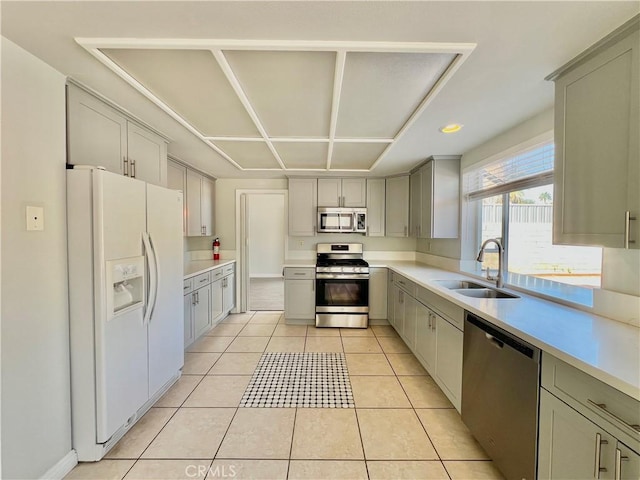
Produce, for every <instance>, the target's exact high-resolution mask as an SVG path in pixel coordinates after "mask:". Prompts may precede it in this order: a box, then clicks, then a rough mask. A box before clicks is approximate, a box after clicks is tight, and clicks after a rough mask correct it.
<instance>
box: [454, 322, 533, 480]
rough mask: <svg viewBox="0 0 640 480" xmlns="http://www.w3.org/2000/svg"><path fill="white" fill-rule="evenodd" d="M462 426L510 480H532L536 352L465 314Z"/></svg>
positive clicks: (506, 334)
mask: <svg viewBox="0 0 640 480" xmlns="http://www.w3.org/2000/svg"><path fill="white" fill-rule="evenodd" d="M462 365H463V367H462V421H463V422H464V423H465V425H467V427H469V430H471V433H472V434H473V436H474V437H475V438H476V439H477V440H478V442H480V445H482V447H483V448H484V449H485V450H486V452H487V453H488V454H489V456H490V457H491V459H492V460H493V461H494V463H495V464H496V466H497V467H498V469H500V471H501V472H502V474H503V475H504V476H505V477H506V478H507V479H509V480H511V479H517V480H521V479H527V480H534V479H535V478H536V447H537V443H538V394H539V386H540V350H539V349H537V348H536V347H533V346H531V345H529V344H527V343H526V342H523V341H522V340H520V339H519V338H517V337H515V336H513V335H511V334H509V333H507V332H505V331H504V330H501V329H499V328H497V327H494V326H493V325H490V324H488V323H487V322H486V321H485V320H483V319H481V318H479V317H476V316H475V315H473V314H471V313H469V312H466V313H465V322H464V350H463V363H462Z"/></svg>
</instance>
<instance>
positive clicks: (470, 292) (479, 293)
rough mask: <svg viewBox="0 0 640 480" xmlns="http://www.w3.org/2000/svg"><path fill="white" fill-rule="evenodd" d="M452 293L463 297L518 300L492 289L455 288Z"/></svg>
mask: <svg viewBox="0 0 640 480" xmlns="http://www.w3.org/2000/svg"><path fill="white" fill-rule="evenodd" d="M453 291H454V292H456V293H459V294H460V295H464V296H465V297H474V298H520V297H519V296H518V295H513V294H512V293H507V292H502V291H500V290H494V289H493V288H486V287H485V288H456V289H453Z"/></svg>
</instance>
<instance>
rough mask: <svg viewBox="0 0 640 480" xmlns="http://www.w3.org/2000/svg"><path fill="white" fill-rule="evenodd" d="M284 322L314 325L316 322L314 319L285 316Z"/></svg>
mask: <svg viewBox="0 0 640 480" xmlns="http://www.w3.org/2000/svg"><path fill="white" fill-rule="evenodd" d="M284 323H285V324H287V325H314V326H315V324H316V321H315V320H300V319H297V318H285V319H284Z"/></svg>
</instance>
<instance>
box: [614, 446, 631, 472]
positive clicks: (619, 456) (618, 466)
mask: <svg viewBox="0 0 640 480" xmlns="http://www.w3.org/2000/svg"><path fill="white" fill-rule="evenodd" d="M628 461H629V457H627V456H626V455H622V452H621V451H620V449H619V448H616V465H615V473H614V476H613V478H614V479H615V480H621V478H622V462H628Z"/></svg>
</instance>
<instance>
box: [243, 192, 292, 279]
mask: <svg viewBox="0 0 640 480" xmlns="http://www.w3.org/2000/svg"><path fill="white" fill-rule="evenodd" d="M284 203H285V196H284V195H283V194H250V195H247V212H248V217H249V218H248V220H249V277H280V276H281V275H282V264H283V263H284V248H285V229H286V227H287V222H286V219H285V213H286V209H285V204H284Z"/></svg>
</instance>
